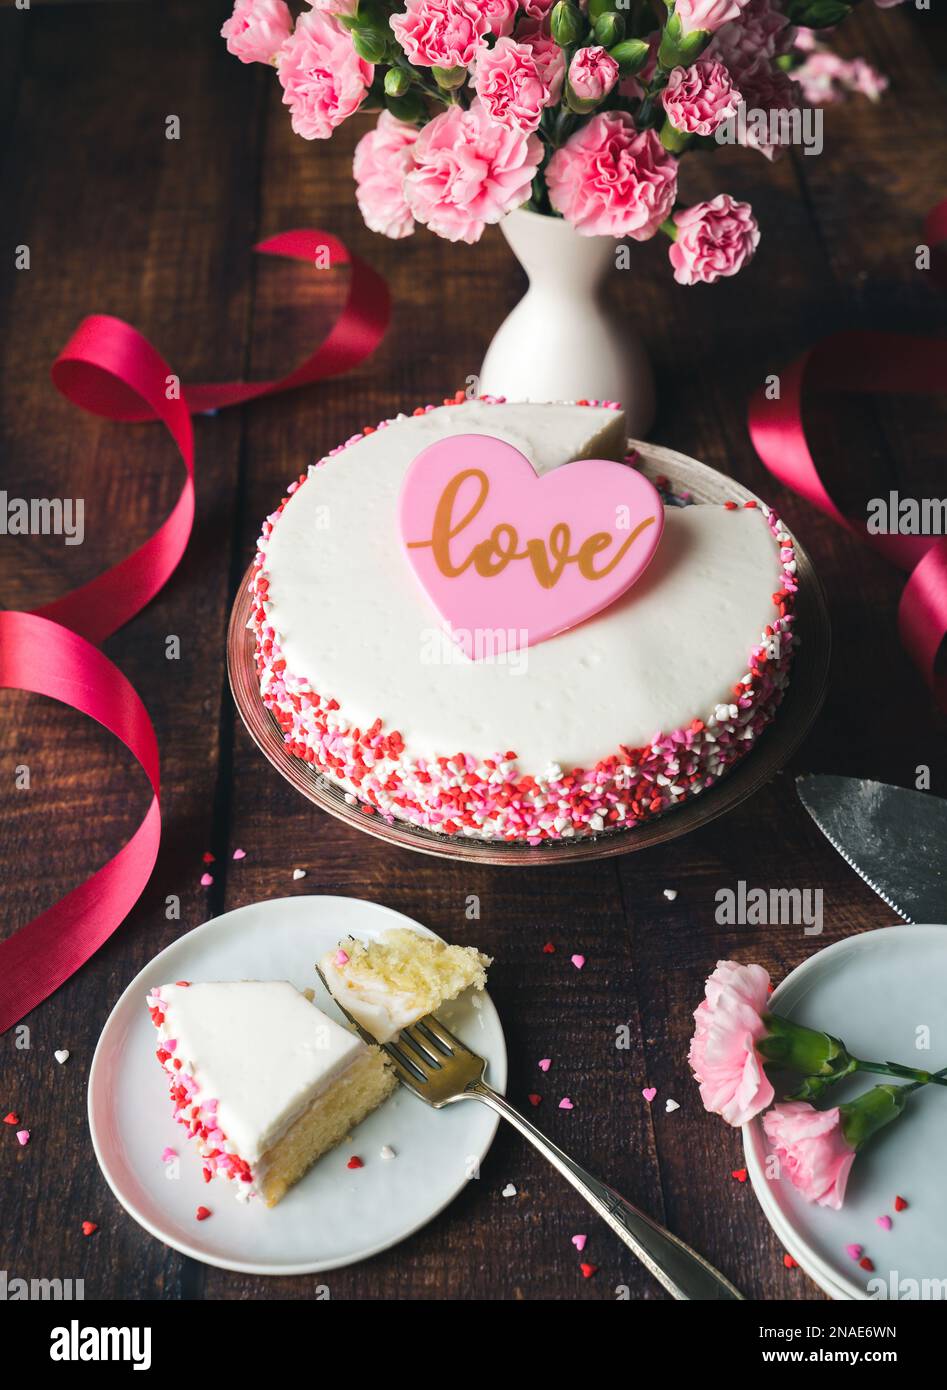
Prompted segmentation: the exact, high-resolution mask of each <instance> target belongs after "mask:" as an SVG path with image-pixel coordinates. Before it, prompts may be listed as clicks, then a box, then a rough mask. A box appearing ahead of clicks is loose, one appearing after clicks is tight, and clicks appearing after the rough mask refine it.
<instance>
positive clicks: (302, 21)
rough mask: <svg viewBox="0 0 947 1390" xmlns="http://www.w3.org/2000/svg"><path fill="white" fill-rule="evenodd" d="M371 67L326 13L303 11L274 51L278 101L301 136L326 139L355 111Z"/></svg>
mask: <svg viewBox="0 0 947 1390" xmlns="http://www.w3.org/2000/svg"><path fill="white" fill-rule="evenodd" d="M374 71H375V70H374V68H373V67H372V65H371V63H366V62H365V61H364V59H362V58H360V57H359V56H358V54H357V53H356V52H355V49H354V47H353V45H352V38H351V35H350V34H349V33H348V32H347V31H346V30H345V29H343V28H342V26H341V24H339V22H338V20H336V19H333V18H332V16H331V15H325V14H320V13H319V11H318V10H307V11H306V12H305V13H304V14H301V15H300V16H299V19H298V20H297V21H296V28H295V31H294V32H293V35H292V37H291V38H288V39H287V40H286V42H285V43H284V44H283V47H282V48H281V49H280V51H279V57H278V58H277V61H276V72H277V76H278V77H279V80H280V84H281V86H282V88H283V105H284V106H288V107H289V109H290V112H291V113H292V126H293V130H294V131H295V132H296V134H297V135H301V136H302V137H303V139H304V140H326V139H328V137H329V136H330V135H331V134H332V132H333V130H334V129H335V127H336V126H338V125H341V124H342V122H343V121H344V120H347V118H348V117H349V116H351V115H352V113H353V112H354V111H357V110H358V108H359V106H360V105H361V103H362V100H363V99H364V96H365V93H366V92H367V91H368V88H369V87H370V86H371V82H372V76H373V74H374Z"/></svg>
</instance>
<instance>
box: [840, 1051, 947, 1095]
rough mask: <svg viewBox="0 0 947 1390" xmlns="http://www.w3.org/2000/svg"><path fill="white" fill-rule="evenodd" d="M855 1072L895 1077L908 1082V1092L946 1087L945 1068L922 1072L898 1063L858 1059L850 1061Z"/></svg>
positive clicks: (946, 1070) (946, 1069) (916, 1068)
mask: <svg viewBox="0 0 947 1390" xmlns="http://www.w3.org/2000/svg"><path fill="white" fill-rule="evenodd" d="M852 1060H853V1061H854V1063H855V1070H856V1071H865V1072H871V1073H872V1074H873V1075H875V1076H897V1077H903V1078H904V1079H906V1080H908V1081H910V1083H911V1084H910V1086H908V1087H907V1088H906V1089H907V1090H909V1091H914V1090H916V1089H917V1088H918V1087H919V1086H929V1085H935V1086H947V1067H942V1068H941V1069H940V1071H935V1072H930V1071H923V1070H921V1069H920V1068H918V1067H905V1066H902V1064H901V1063H900V1062H863V1061H862V1060H861V1058H860V1057H854V1058H853V1059H852Z"/></svg>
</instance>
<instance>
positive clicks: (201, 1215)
mask: <svg viewBox="0 0 947 1390" xmlns="http://www.w3.org/2000/svg"><path fill="white" fill-rule="evenodd" d="M210 1214H211V1210H210V1207H198V1208H197V1211H196V1212H195V1213H194V1215H195V1216H196V1217H197V1219H198V1221H206V1220H207V1218H208V1216H210Z"/></svg>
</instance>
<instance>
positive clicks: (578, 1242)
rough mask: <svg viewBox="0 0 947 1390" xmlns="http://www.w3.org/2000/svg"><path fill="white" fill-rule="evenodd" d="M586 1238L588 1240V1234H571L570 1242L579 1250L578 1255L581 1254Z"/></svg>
mask: <svg viewBox="0 0 947 1390" xmlns="http://www.w3.org/2000/svg"><path fill="white" fill-rule="evenodd" d="M587 1240H588V1236H573V1237H572V1244H573V1245H574V1246H575V1248H576V1250H578V1252H579V1254H580V1255H581V1254H582V1251H583V1250H584V1249H585V1242H586V1241H587Z"/></svg>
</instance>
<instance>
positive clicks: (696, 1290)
mask: <svg viewBox="0 0 947 1390" xmlns="http://www.w3.org/2000/svg"><path fill="white" fill-rule="evenodd" d="M463 1095H464V1096H465V1097H466V1096H469V1097H471V1098H472V1099H474V1100H479V1101H482V1102H483V1103H484V1104H485V1105H489V1106H490V1108H491V1109H492V1110H495V1111H496V1112H497V1113H498V1114H499V1115H502V1116H503V1118H504V1119H505V1120H509V1122H510V1124H511V1125H513V1126H514V1127H515V1128H516V1129H518V1130H519V1132H520V1134H522V1135H524V1136H525V1137H526V1138H527V1139H528V1140H529V1142H530V1143H531V1144H532V1145H533V1147H534V1148H536V1149H538V1150H539V1152H540V1153H541V1154H542V1155H543V1156H544V1157H545V1158H548V1159H549V1162H550V1163H551V1164H552V1165H553V1167H554V1168H558V1170H559V1172H560V1173H561V1174H562V1175H563V1177H564V1178H567V1179H568V1181H569V1182H571V1184H572V1186H573V1187H574V1188H575V1189H576V1191H577V1192H580V1193H581V1194H582V1196H583V1197H584V1198H585V1200H586V1201H587V1202H588V1204H589V1206H590V1207H594V1209H595V1210H596V1211H597V1212H598V1214H599V1216H601V1217H602V1219H603V1220H605V1221H607V1222H608V1224H609V1226H611V1228H612V1230H613V1231H614V1232H615V1234H616V1235H617V1236H619V1237H620V1239H621V1240H623V1241H624V1242H625V1244H626V1245H627V1246H628V1248H629V1249H630V1250H633V1251H634V1253H635V1254H636V1255H637V1257H638V1259H639V1260H640V1261H641V1263H642V1264H643V1265H644V1266H645V1268H646V1269H647V1270H649V1271H650V1272H651V1274H653V1275H654V1277H655V1279H657V1281H658V1283H660V1284H663V1285H664V1287H665V1288H666V1289H667V1291H668V1293H669V1294H671V1296H672V1297H673V1298H679V1299H707V1300H709V1299H721V1300H722V1299H742V1298H743V1295H742V1294H741V1293H740V1292H738V1290H737V1289H735V1288H734V1287H733V1285H732V1284H731V1283H730V1282H729V1280H727V1279H725V1278H724V1277H723V1275H722V1274H720V1273H718V1271H717V1270H716V1269H714V1267H713V1265H711V1264H710V1263H709V1262H708V1261H707V1260H705V1259H704V1258H703V1256H701V1255H698V1254H697V1252H696V1251H695V1250H692V1249H691V1248H690V1246H689V1245H685V1244H684V1242H683V1241H682V1240H678V1238H677V1236H673V1235H671V1232H670V1231H666V1230H665V1229H664V1227H663V1226H659V1225H658V1223H657V1222H656V1221H652V1219H651V1217H650V1216H646V1215H645V1214H644V1212H643V1211H639V1210H638V1208H637V1207H633V1206H632V1205H631V1203H630V1202H626V1201H625V1199H624V1197H621V1196H619V1194H618V1193H617V1192H616V1191H615V1190H614V1188H611V1187H609V1186H608V1185H607V1184H606V1183H603V1182H599V1180H598V1178H593V1177H592V1174H591V1173H587V1172H586V1171H585V1169H584V1168H580V1167H579V1165H578V1163H576V1162H574V1160H573V1159H571V1158H570V1157H569V1155H568V1154H566V1153H563V1151H562V1149H560V1148H559V1147H558V1146H557V1145H556V1144H553V1143H552V1141H551V1140H549V1139H547V1138H546V1136H545V1135H544V1134H542V1133H541V1132H540V1131H539V1130H538V1129H537V1128H536V1126H535V1125H534V1124H531V1123H530V1121H529V1120H527V1119H526V1117H525V1115H521V1114H520V1112H519V1111H518V1110H515V1109H514V1108H513V1106H512V1105H511V1104H510V1102H509V1101H508V1100H507V1099H506V1097H505V1096H501V1095H500V1094H499V1093H498V1092H497V1091H494V1090H493V1088H492V1087H491V1086H488V1085H487V1083H486V1082H485V1081H478V1082H475V1083H474V1084H473V1085H472V1086H469V1087H468V1088H467V1089H466V1090H465V1091H464V1093H463ZM458 1099H460V1097H458Z"/></svg>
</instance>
